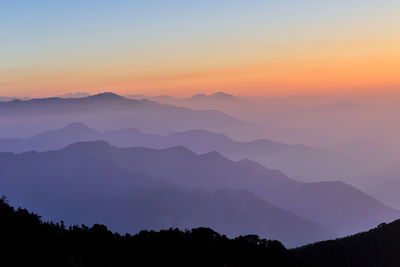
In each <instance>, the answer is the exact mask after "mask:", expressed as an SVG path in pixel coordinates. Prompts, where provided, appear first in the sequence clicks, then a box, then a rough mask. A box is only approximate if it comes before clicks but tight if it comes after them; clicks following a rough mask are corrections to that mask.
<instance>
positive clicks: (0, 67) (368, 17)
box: [0, 0, 400, 96]
mask: <svg viewBox="0 0 400 267" xmlns="http://www.w3.org/2000/svg"><path fill="white" fill-rule="evenodd" d="M0 48H1V49H0V95H8V96H43V95H57V94H62V93H66V92H74V91H85V92H89V93H95V92H98V91H114V92H117V93H121V94H128V93H132V94H150V95H158V94H174V95H180V96H187V95H191V94H194V93H198V92H205V93H210V92H215V91H220V90H223V91H227V92H231V93H235V94H242V95H265V96H268V95H288V94H289V95H290V94H296V95H298V94H302V93H307V94H309V93H318V94H322V93H331V92H356V93H359V92H366V91H375V90H381V91H382V90H386V91H388V90H397V89H400V1H399V0H384V1H382V0H374V1H372V0H335V1H321V0H302V1H298V0H290V1H289V0H280V1H276V0H273V1H272V0H271V1H269V0H264V1H260V0H229V1H228V0H213V1H211V0H202V1H189V0H186V1H183V0H181V1H179V0H168V1H166V0H142V1H135V0H131V1H123V0H113V1H111V0H109V1H105V0H91V1H89V0H79V1H78V0H68V1H66V0H64V1H62V0H47V1H43V0H35V1H32V0H0Z"/></svg>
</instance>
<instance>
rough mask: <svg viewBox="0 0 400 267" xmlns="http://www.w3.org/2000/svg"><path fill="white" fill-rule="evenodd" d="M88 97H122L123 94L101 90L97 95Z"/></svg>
mask: <svg viewBox="0 0 400 267" xmlns="http://www.w3.org/2000/svg"><path fill="white" fill-rule="evenodd" d="M90 98H124V97H123V96H120V95H117V94H116V93H113V92H103V93H99V94H97V95H93V96H90Z"/></svg>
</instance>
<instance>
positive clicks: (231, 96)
mask: <svg viewBox="0 0 400 267" xmlns="http://www.w3.org/2000/svg"><path fill="white" fill-rule="evenodd" d="M211 96H212V97H218V98H234V97H235V96H234V95H231V94H227V93H225V92H222V91H219V92H217V93H214V94H212V95H211Z"/></svg>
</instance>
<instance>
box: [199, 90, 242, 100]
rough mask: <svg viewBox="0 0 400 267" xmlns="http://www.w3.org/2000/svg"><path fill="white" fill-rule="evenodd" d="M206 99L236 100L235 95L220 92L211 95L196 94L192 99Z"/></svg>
mask: <svg viewBox="0 0 400 267" xmlns="http://www.w3.org/2000/svg"><path fill="white" fill-rule="evenodd" d="M206 98H211V99H233V98H235V96H234V95H231V94H227V93H225V92H222V91H219V92H216V93H214V94H211V95H206V94H202V93H200V94H195V95H193V96H192V99H206Z"/></svg>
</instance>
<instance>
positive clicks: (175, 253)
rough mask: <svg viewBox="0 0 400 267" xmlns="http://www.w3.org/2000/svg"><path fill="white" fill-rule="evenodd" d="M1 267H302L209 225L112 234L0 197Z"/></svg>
mask: <svg viewBox="0 0 400 267" xmlns="http://www.w3.org/2000/svg"><path fill="white" fill-rule="evenodd" d="M0 218H1V220H0V235H1V243H0V256H1V257H0V265H1V266H5V267H7V266H61V267H63V266H65V267H67V266H71V267H72V266H79V267H80V266H82V267H83V266H96V267H97V266H113V267H114V266H221V267H222V266H304V265H302V264H300V263H299V262H298V261H297V260H296V259H295V258H294V256H293V255H292V254H291V253H290V252H289V251H288V250H286V249H285V247H284V246H283V245H282V244H281V243H279V242H278V241H270V240H265V239H259V238H258V237H257V236H253V235H249V236H240V237H237V238H235V239H229V238H227V237H226V236H221V235H219V234H218V233H216V232H214V231H212V230H211V229H208V228H197V229H193V230H191V231H184V232H183V231H180V230H177V229H171V230H168V231H160V232H154V231H142V232H140V233H139V234H137V235H134V236H131V235H129V234H125V235H123V236H121V235H118V234H113V233H112V232H110V231H109V230H107V228H106V227H105V226H103V225H98V224H96V225H94V226H93V227H91V228H88V227H86V226H83V225H82V226H80V227H79V226H73V227H70V228H69V229H66V228H65V227H64V225H63V224H62V223H61V224H54V223H44V222H42V221H41V220H40V217H39V216H37V215H35V214H32V213H29V212H28V211H27V210H24V209H18V210H15V209H14V208H13V207H11V206H9V205H8V204H7V202H6V201H5V200H4V199H1V200H0Z"/></svg>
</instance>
